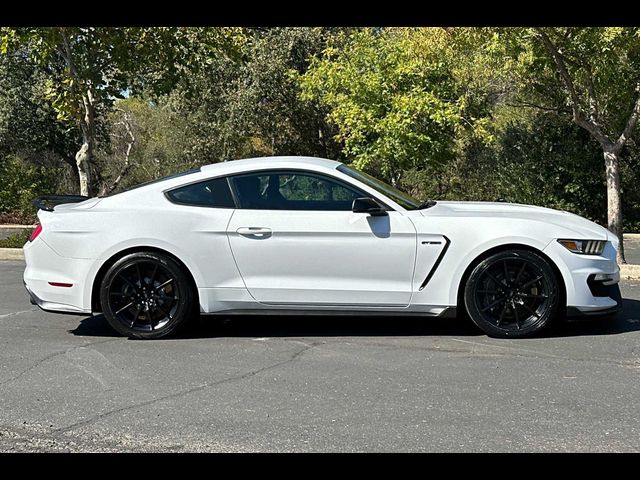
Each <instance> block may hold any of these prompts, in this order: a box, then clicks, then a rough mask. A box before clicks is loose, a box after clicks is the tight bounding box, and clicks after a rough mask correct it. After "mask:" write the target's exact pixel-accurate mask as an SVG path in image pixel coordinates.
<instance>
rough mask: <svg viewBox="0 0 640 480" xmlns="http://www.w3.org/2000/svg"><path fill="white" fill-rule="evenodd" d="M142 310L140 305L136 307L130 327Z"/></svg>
mask: <svg viewBox="0 0 640 480" xmlns="http://www.w3.org/2000/svg"><path fill="white" fill-rule="evenodd" d="M141 311H142V307H138V308H137V309H136V314H135V315H134V317H133V321H132V322H131V325H130V327H131V328H133V326H134V325H135V324H136V322H137V321H138V316H139V315H140V312H141Z"/></svg>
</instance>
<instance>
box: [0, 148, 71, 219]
mask: <svg viewBox="0 0 640 480" xmlns="http://www.w3.org/2000/svg"><path fill="white" fill-rule="evenodd" d="M59 173H60V172H58V169H56V168H54V167H48V166H42V165H36V164H33V163H30V162H26V161H24V160H22V159H21V158H19V157H17V156H13V155H9V156H7V157H5V158H3V159H0V185H2V189H0V216H11V217H12V218H14V219H17V220H21V221H22V222H26V223H32V222H33V221H35V219H36V210H35V207H34V206H33V205H32V204H31V201H32V200H33V199H34V198H36V197H38V196H40V195H46V194H51V193H54V192H55V191H56V188H57V183H58V177H59Z"/></svg>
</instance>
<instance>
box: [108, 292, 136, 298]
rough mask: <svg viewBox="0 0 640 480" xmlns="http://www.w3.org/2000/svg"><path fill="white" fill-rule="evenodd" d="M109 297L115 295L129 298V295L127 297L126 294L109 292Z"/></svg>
mask: <svg viewBox="0 0 640 480" xmlns="http://www.w3.org/2000/svg"><path fill="white" fill-rule="evenodd" d="M109 295H117V296H118V297H130V296H131V295H127V294H126V293H122V292H109Z"/></svg>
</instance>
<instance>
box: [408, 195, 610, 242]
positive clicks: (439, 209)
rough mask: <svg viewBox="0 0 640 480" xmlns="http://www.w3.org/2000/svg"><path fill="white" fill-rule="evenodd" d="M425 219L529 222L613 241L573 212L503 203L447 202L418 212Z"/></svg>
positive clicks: (583, 236)
mask: <svg viewBox="0 0 640 480" xmlns="http://www.w3.org/2000/svg"><path fill="white" fill-rule="evenodd" d="M420 213H421V214H422V215H424V216H432V215H437V216H447V217H456V216H459V217H476V218H477V217H490V218H504V219H519V220H532V221H538V222H542V223H547V224H550V225H555V226H558V227H561V228H562V229H564V230H570V231H571V232H573V234H574V238H576V239H584V240H613V239H614V238H615V236H614V235H613V234H612V233H610V232H609V231H608V230H607V229H606V228H604V227H602V226H600V225H598V224H597V223H595V222H592V221H591V220H587V219H586V218H584V217H581V216H579V215H576V214H574V213H570V212H565V211H561V210H554V209H551V208H544V207H536V206H534V205H521V204H518V203H503V202H446V201H443V202H441V201H438V203H437V204H436V205H435V206H434V207H431V208H429V209H424V210H420Z"/></svg>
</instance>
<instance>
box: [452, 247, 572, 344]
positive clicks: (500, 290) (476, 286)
mask: <svg viewBox="0 0 640 480" xmlns="http://www.w3.org/2000/svg"><path fill="white" fill-rule="evenodd" d="M559 298H560V295H559V286H558V279H557V278H556V274H555V272H554V271H553V269H552V267H551V266H550V265H549V263H548V262H547V261H546V260H545V259H544V258H542V257H541V256H540V255H538V254H536V253H534V252H531V251H528V250H509V251H504V252H498V253H495V254H493V255H490V256H489V257H487V258H485V259H483V260H482V261H481V262H480V263H478V265H476V266H475V268H474V269H473V270H472V272H471V274H470V275H469V278H468V280H467V283H466V285H465V289H464V304H465V308H466V311H467V313H468V314H469V317H470V318H471V320H472V321H473V323H475V324H476V325H477V326H478V327H479V328H480V329H482V330H483V331H484V332H485V333H486V334H487V335H489V336H491V337H498V338H520V337H526V336H530V335H533V334H535V333H537V332H539V331H540V330H542V329H543V328H545V327H546V326H548V325H549V323H550V322H551V321H552V320H553V319H554V318H555V316H556V312H557V310H558V301H559Z"/></svg>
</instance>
